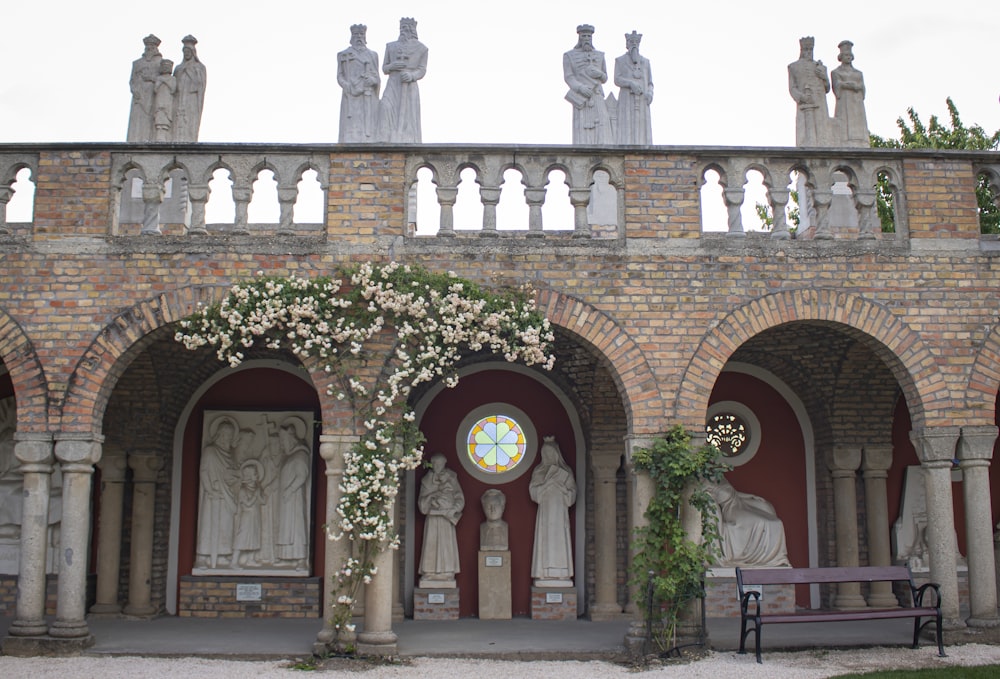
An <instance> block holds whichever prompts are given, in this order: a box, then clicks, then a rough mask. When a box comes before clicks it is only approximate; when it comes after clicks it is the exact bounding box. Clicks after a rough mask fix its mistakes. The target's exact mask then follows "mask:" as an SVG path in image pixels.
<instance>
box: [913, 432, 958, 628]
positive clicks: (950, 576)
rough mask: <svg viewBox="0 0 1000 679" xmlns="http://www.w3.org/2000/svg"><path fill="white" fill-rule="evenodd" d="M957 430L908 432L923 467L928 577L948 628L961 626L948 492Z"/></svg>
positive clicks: (951, 515) (952, 512) (953, 511)
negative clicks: (938, 593)
mask: <svg viewBox="0 0 1000 679" xmlns="http://www.w3.org/2000/svg"><path fill="white" fill-rule="evenodd" d="M959 431H960V430H959V428H958V427H933V428H927V429H921V430H915V431H912V432H910V440H911V441H913V446H914V448H916V450H917V455H918V456H919V457H920V463H921V465H922V467H923V469H924V484H925V487H926V492H927V551H928V556H929V559H930V579H931V581H932V582H936V583H938V584H939V585H940V586H941V599H942V603H941V615H942V617H943V618H944V622H943V624H944V626H945V627H947V628H948V629H960V628H962V627H965V622H964V621H963V620H962V619H961V617H960V616H959V601H958V573H957V569H956V566H957V564H958V545H956V544H955V510H954V507H953V506H952V495H951V469H952V465H953V462H952V460H953V458H954V456H955V446H956V444H957V443H958V437H959Z"/></svg>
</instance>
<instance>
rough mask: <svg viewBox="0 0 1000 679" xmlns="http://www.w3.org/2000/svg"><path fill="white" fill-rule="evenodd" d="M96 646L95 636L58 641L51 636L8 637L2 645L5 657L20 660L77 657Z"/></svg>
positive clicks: (0, 646) (0, 645)
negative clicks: (44, 657) (39, 657)
mask: <svg viewBox="0 0 1000 679" xmlns="http://www.w3.org/2000/svg"><path fill="white" fill-rule="evenodd" d="M93 645H94V636H93V635H92V634H87V635H86V636H82V637H75V638H72V639H56V638H53V637H51V636H35V637H11V636H9V637H6V638H4V640H3V642H2V643H0V650H2V651H3V654H4V655H10V656H15V657H19V658H30V657H34V656H63V655H66V656H70V655H77V654H79V653H80V651H82V650H83V649H85V648H90V647H91V646H93Z"/></svg>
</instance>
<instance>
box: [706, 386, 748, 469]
mask: <svg viewBox="0 0 1000 679" xmlns="http://www.w3.org/2000/svg"><path fill="white" fill-rule="evenodd" d="M705 434H706V439H707V441H708V443H709V444H711V445H713V446H715V447H716V448H718V449H719V450H720V451H721V452H722V455H723V457H724V458H725V460H726V462H727V463H729V464H731V465H733V466H739V465H741V464H744V463H746V462H749V461H750V458H752V457H753V456H754V454H755V453H756V452H757V448H758V447H759V446H760V422H759V421H758V420H757V417H756V416H755V415H754V414H753V411H752V410H750V409H749V408H747V407H746V406H745V405H743V404H742V403H738V402H735V401H723V402H720V403H715V404H713V405H712V407H711V408H709V412H708V422H707V423H706V424H705Z"/></svg>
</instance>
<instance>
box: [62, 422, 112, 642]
mask: <svg viewBox="0 0 1000 679" xmlns="http://www.w3.org/2000/svg"><path fill="white" fill-rule="evenodd" d="M103 441H104V437H102V436H95V435H94V434H89V433H79V434H77V433H63V434H60V435H57V437H56V446H55V453H56V458H57V459H58V460H59V462H60V464H61V465H62V475H63V491H62V496H63V512H62V528H61V529H60V532H59V536H60V544H59V586H58V590H57V591H58V597H59V598H58V600H57V601H56V619H55V622H53V623H52V625H50V626H49V635H50V636H52V637H56V638H58V639H64V640H66V642H67V644H72V645H74V646H79V647H80V648H83V647H85V646H90V645H91V644H93V643H94V637H93V636H92V635H91V634H90V630H89V629H88V628H87V621H86V619H85V617H86V613H87V611H86V604H87V548H88V546H89V543H90V482H91V477H92V476H93V474H94V464H95V463H96V462H97V461H98V460H100V459H101V443H102V442H103Z"/></svg>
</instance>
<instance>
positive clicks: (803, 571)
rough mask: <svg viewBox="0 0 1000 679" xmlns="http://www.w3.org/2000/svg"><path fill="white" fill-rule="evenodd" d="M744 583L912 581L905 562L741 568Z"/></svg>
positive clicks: (804, 583)
mask: <svg viewBox="0 0 1000 679" xmlns="http://www.w3.org/2000/svg"><path fill="white" fill-rule="evenodd" d="M738 572H739V573H740V574H741V575H742V582H743V584H744V585H807V584H813V583H828V582H881V581H886V580H904V581H909V579H910V570H909V569H908V568H907V567H906V566H859V567H855V568H836V567H834V568H747V569H742V568H741V569H739V571H738Z"/></svg>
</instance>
